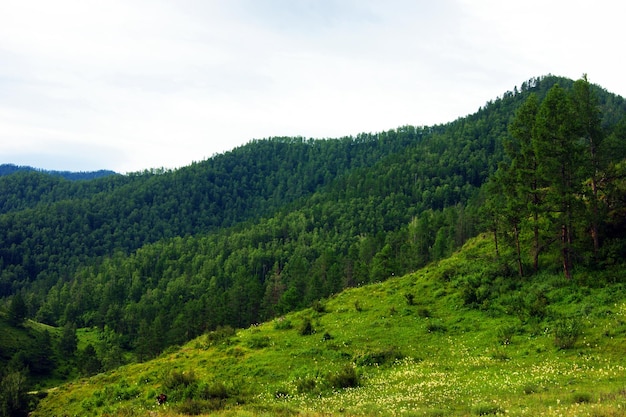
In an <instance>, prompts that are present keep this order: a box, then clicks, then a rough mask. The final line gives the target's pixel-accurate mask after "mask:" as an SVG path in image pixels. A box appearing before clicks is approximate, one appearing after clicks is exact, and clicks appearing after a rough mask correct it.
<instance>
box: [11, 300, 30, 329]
mask: <svg viewBox="0 0 626 417" xmlns="http://www.w3.org/2000/svg"><path fill="white" fill-rule="evenodd" d="M27 312H28V308H27V307H26V302H25V301H24V297H22V294H21V293H19V292H18V293H16V294H15V295H14V296H13V298H12V299H11V305H10V306H9V323H11V325H12V326H15V327H17V326H20V325H21V324H22V323H23V322H24V320H25V319H26V313H27Z"/></svg>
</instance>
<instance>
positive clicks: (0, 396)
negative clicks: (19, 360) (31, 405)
mask: <svg viewBox="0 0 626 417" xmlns="http://www.w3.org/2000/svg"><path fill="white" fill-rule="evenodd" d="M27 383H28V378H27V376H26V372H25V371H24V370H12V371H10V372H9V373H7V374H6V375H5V376H4V377H3V378H2V380H0V415H1V416H3V417H4V416H6V417H14V416H26V415H27V414H28V397H27V391H28V389H27Z"/></svg>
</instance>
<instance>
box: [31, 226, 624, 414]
mask: <svg viewBox="0 0 626 417" xmlns="http://www.w3.org/2000/svg"><path fill="white" fill-rule="evenodd" d="M494 253H495V249H494V246H493V242H492V240H491V239H488V238H486V237H484V236H482V237H479V238H476V239H473V240H471V241H470V242H469V243H468V244H467V245H465V247H464V248H463V250H462V251H461V252H459V253H457V254H455V255H454V256H452V257H451V258H449V259H446V260H442V261H440V262H439V263H437V264H433V265H429V266H428V267H426V268H424V269H422V270H420V271H417V272H415V273H413V274H408V275H406V276H404V277H398V278H392V279H390V280H387V281H385V282H382V283H378V284H370V285H367V286H363V287H360V288H355V289H350V290H347V291H345V292H342V293H340V294H338V295H336V296H333V297H331V298H330V299H327V300H322V301H321V302H320V303H319V304H316V305H315V306H314V307H313V308H309V309H305V310H302V311H299V312H296V313H290V314H287V315H285V316H282V317H280V318H277V319H275V320H272V321H270V322H267V323H263V324H260V325H253V326H251V327H249V328H248V329H246V330H238V331H234V330H229V329H228V328H222V329H220V330H218V331H214V332H210V333H207V334H206V335H203V336H201V337H199V338H197V339H195V340H193V341H191V342H190V343H188V344H186V345H185V346H183V347H182V348H180V349H179V350H173V351H169V352H167V353H164V354H163V355H161V356H160V357H159V358H157V359H154V360H152V361H149V362H146V363H143V364H136V365H128V366H124V367H121V368H119V369H117V370H115V371H111V372H108V373H106V374H102V375H98V376H95V377H92V378H90V379H88V380H79V381H76V382H74V383H71V384H68V385H65V386H62V387H60V388H59V389H55V390H52V391H51V392H50V393H49V395H48V396H47V397H46V398H45V399H43V400H42V401H41V403H40V404H39V407H38V409H37V411H36V412H35V413H34V415H36V416H48V417H50V416H62V415H85V416H96V415H108V416H147V415H152V416H159V415H162V416H181V415H200V414H201V415H229V416H254V415H308V416H317V415H320V416H321V415H372V416H373V415H406V416H414V415H427V416H465V415H496V414H497V415H511V416H537V415H548V416H557V415H561V416H583V415H590V416H624V415H626V394H625V390H626V355H624V354H625V353H626V351H625V350H624V349H625V348H624V346H626V292H625V291H624V290H625V289H626V287H625V283H626V281H625V278H626V277H624V274H623V268H621V267H620V268H615V269H614V270H607V271H605V272H602V273H597V274H581V275H580V276H579V277H578V278H577V279H576V280H575V281H566V280H565V278H563V277H562V275H561V274H558V275H551V274H540V275H537V276H535V277H533V278H531V279H527V280H518V279H515V277H512V276H510V275H507V274H503V268H502V265H501V263H500V262H499V261H498V260H497V259H496V258H495V257H494ZM477 278H480V279H481V282H482V284H481V285H482V287H483V290H484V291H486V292H488V294H489V295H488V296H487V297H485V298H484V299H483V300H482V302H481V303H480V304H476V303H473V302H472V301H471V297H468V296H467V294H468V292H470V291H471V289H472V288H473V285H474V284H473V283H472V282H473V280H474V279H477ZM590 283H592V285H590ZM307 326H310V327H307ZM160 393H164V394H166V395H167V402H166V403H165V404H163V405H157V403H156V397H157V395H159V394H160Z"/></svg>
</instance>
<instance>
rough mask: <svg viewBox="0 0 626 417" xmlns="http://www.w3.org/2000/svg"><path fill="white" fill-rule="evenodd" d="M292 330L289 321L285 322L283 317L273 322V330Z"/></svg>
mask: <svg viewBox="0 0 626 417" xmlns="http://www.w3.org/2000/svg"><path fill="white" fill-rule="evenodd" d="M290 329H293V324H292V323H291V320H287V319H285V318H284V317H281V318H278V319H276V320H274V330H290Z"/></svg>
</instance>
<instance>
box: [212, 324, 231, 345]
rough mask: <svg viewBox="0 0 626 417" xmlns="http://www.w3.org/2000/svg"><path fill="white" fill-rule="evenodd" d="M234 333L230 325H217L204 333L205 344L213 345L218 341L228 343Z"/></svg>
mask: <svg viewBox="0 0 626 417" xmlns="http://www.w3.org/2000/svg"><path fill="white" fill-rule="evenodd" d="M234 335H235V329H233V328H232V327H230V326H224V327H222V326H218V327H217V329H215V330H213V331H212V332H208V333H207V334H206V344H207V346H215V345H217V344H219V343H222V342H224V343H226V344H228V342H229V340H230V338H231V337H232V336H234Z"/></svg>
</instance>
